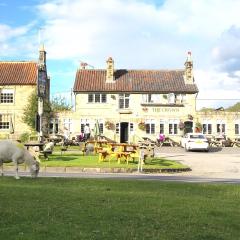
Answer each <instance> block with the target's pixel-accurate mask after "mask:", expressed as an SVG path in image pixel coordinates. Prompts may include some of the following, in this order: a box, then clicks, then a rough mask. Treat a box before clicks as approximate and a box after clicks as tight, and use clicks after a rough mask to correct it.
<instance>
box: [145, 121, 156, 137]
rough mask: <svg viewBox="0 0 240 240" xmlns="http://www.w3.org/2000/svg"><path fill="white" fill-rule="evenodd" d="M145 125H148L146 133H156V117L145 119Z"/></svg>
mask: <svg viewBox="0 0 240 240" xmlns="http://www.w3.org/2000/svg"><path fill="white" fill-rule="evenodd" d="M145 125H146V134H149V135H151V134H155V133H156V121H155V119H147V120H146V121H145ZM147 125H149V132H148V127H147Z"/></svg>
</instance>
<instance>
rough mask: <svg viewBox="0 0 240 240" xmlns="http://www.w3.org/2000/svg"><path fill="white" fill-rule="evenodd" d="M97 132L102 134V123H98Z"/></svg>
mask: <svg viewBox="0 0 240 240" xmlns="http://www.w3.org/2000/svg"><path fill="white" fill-rule="evenodd" d="M99 131H100V133H101V134H103V123H99Z"/></svg>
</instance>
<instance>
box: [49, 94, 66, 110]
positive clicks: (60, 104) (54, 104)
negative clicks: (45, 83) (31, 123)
mask: <svg viewBox="0 0 240 240" xmlns="http://www.w3.org/2000/svg"><path fill="white" fill-rule="evenodd" d="M51 109H52V111H53V112H61V111H69V110H71V106H70V105H69V104H68V103H67V102H66V99H65V98H64V97H61V96H58V97H54V98H53V99H52V101H51Z"/></svg>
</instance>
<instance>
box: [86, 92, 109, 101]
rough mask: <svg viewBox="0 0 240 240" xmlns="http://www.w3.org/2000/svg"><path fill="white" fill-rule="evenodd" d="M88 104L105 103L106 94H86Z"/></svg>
mask: <svg viewBox="0 0 240 240" xmlns="http://www.w3.org/2000/svg"><path fill="white" fill-rule="evenodd" d="M88 103H94V104H95V103H96V104H101V103H107V94H106V93H89V94H88Z"/></svg>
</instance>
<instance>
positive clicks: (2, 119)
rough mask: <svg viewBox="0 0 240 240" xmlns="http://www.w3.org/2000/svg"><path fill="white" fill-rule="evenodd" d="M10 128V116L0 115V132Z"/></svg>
mask: <svg viewBox="0 0 240 240" xmlns="http://www.w3.org/2000/svg"><path fill="white" fill-rule="evenodd" d="M9 128H10V115H7V114H1V115H0V130H4V129H9Z"/></svg>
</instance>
